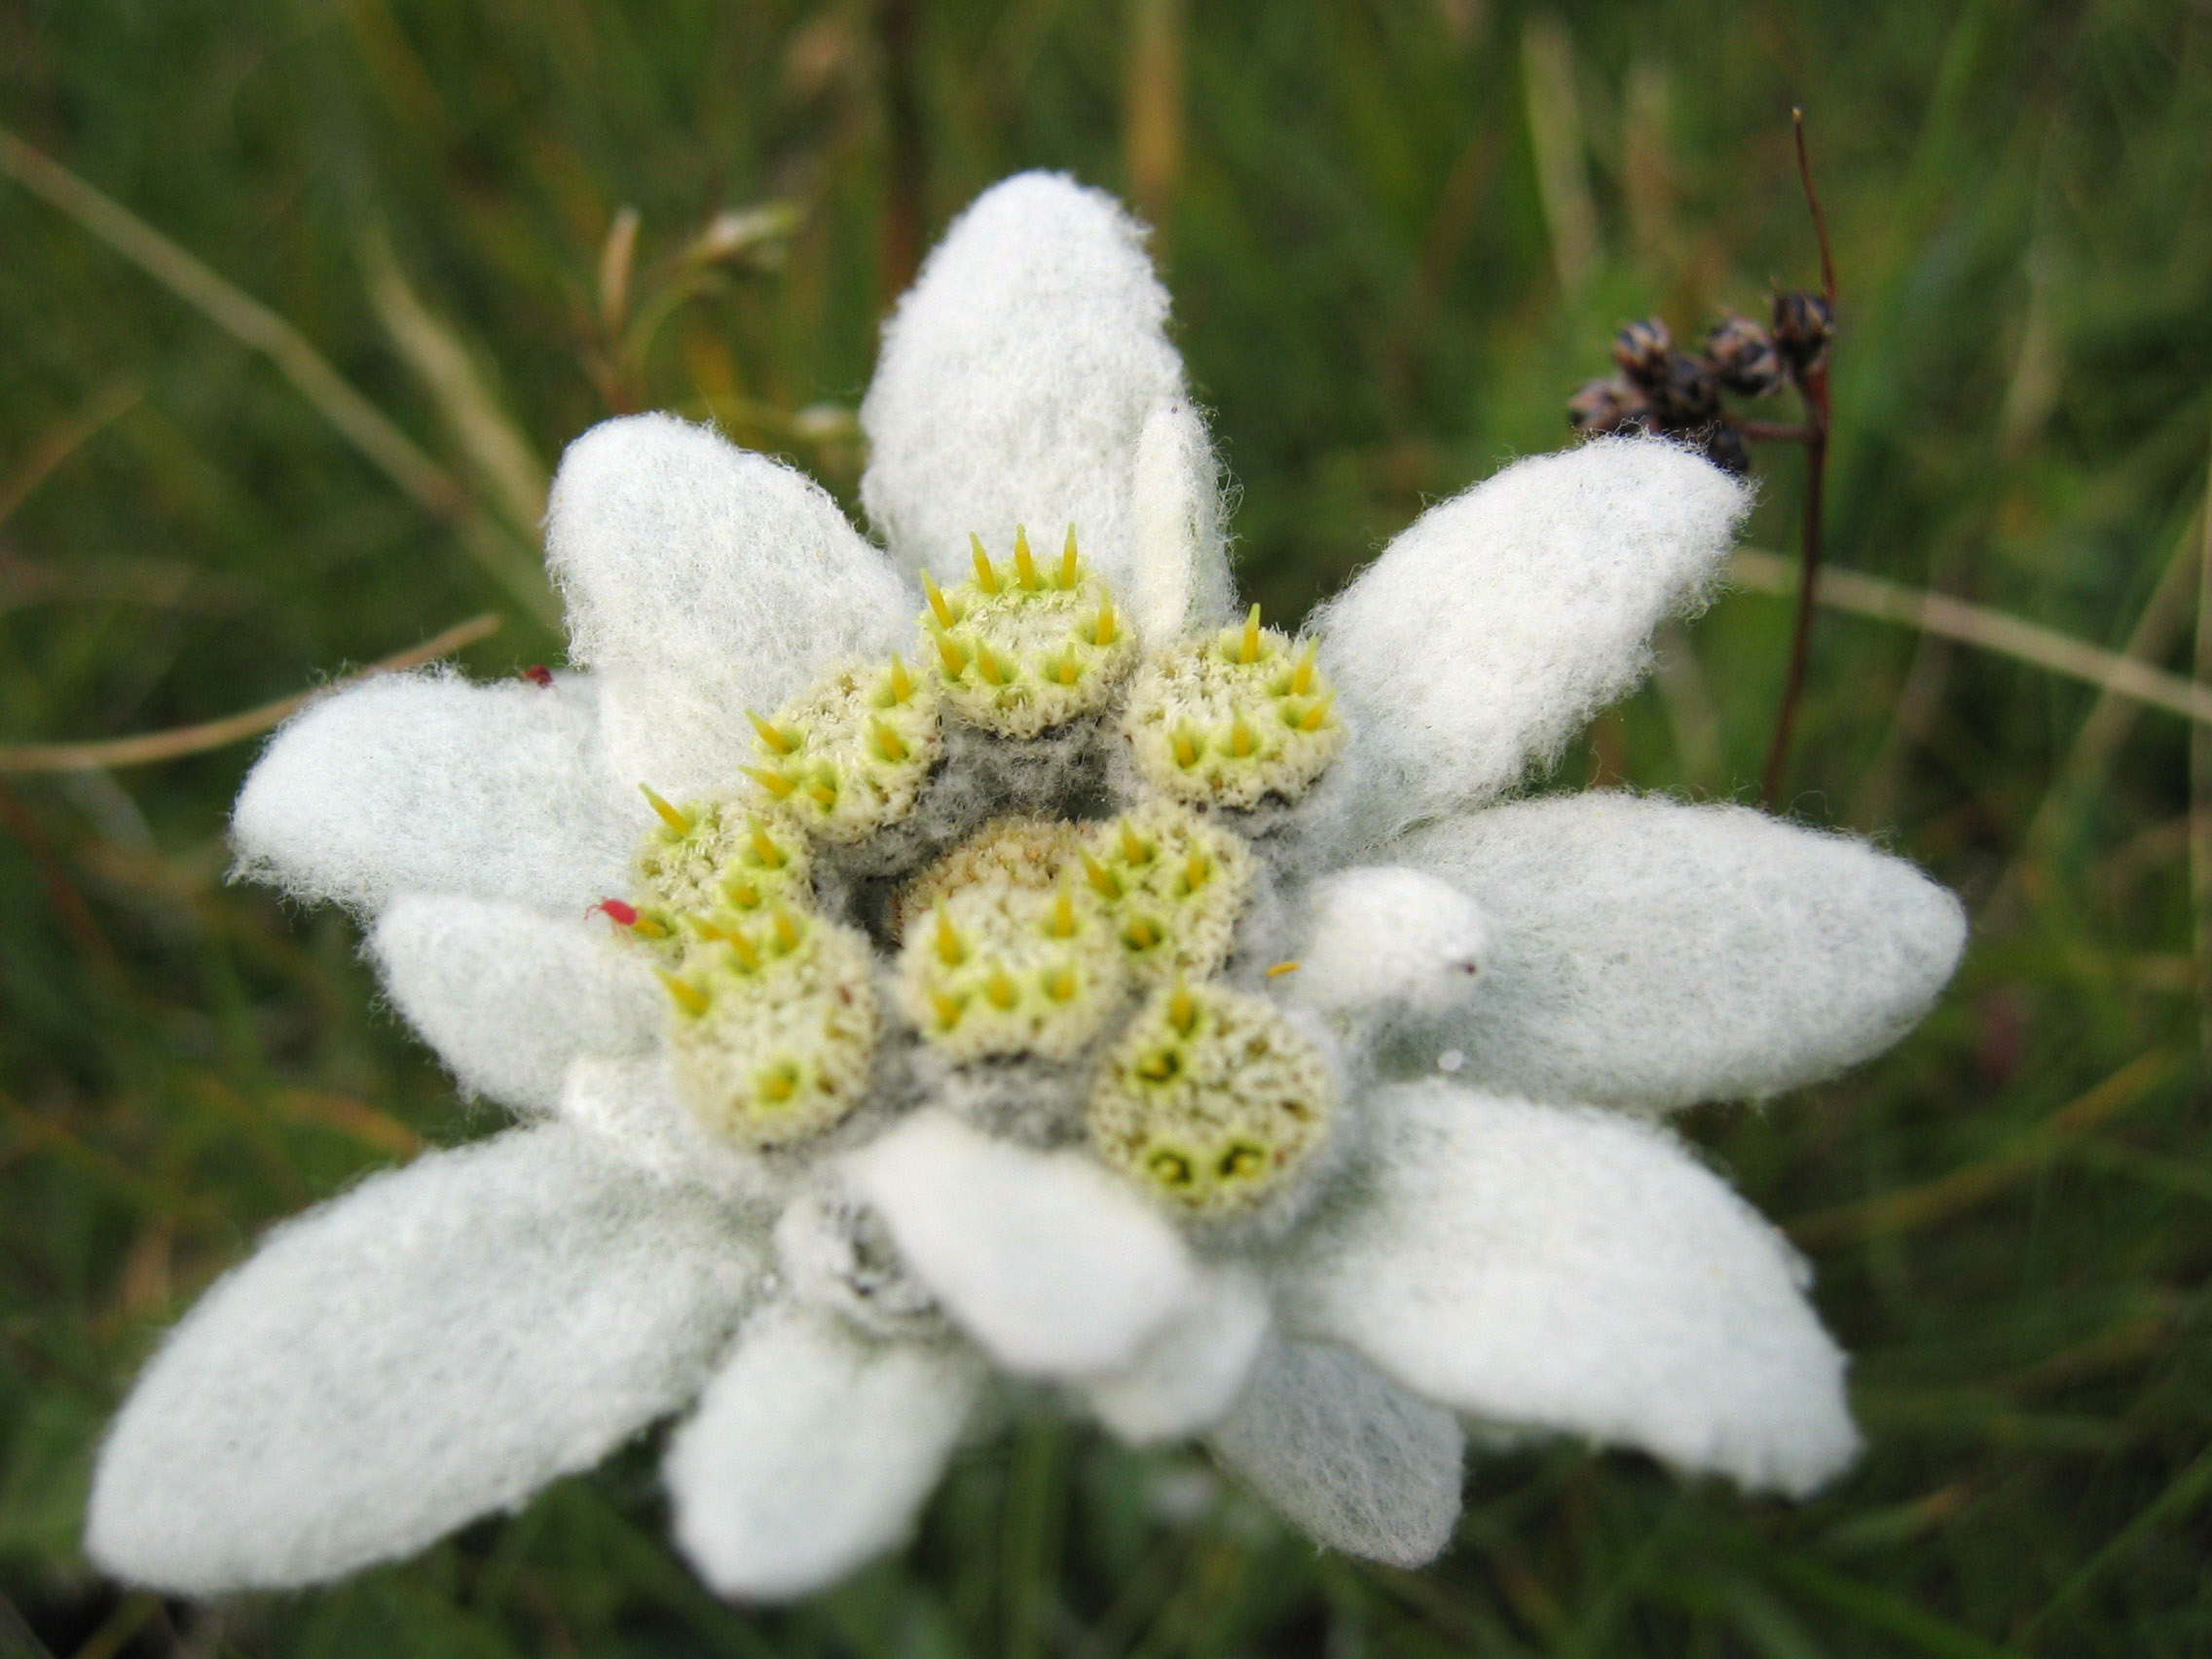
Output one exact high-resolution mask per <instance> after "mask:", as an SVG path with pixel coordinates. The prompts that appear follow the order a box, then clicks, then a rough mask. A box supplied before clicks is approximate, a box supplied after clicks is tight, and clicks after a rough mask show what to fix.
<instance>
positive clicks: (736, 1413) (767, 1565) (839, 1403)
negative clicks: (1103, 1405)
mask: <svg viewBox="0 0 2212 1659" xmlns="http://www.w3.org/2000/svg"><path fill="white" fill-rule="evenodd" d="M980 1381H981V1378H980V1368H979V1367H978V1366H977V1363H976V1359H975V1356H974V1355H973V1353H972V1352H969V1351H967V1350H965V1349H962V1348H959V1347H956V1346H952V1345H949V1344H947V1345H940V1346H921V1345H918V1344H913V1343H880V1342H875V1341H872V1340H871V1339H869V1338H866V1337H863V1336H861V1335H859V1334H858V1333H856V1332H854V1331H853V1330H852V1329H851V1328H850V1327H849V1326H846V1325H844V1324H842V1323H840V1322H839V1321H837V1320H836V1319H834V1318H832V1317H831V1316H830V1315H827V1314H823V1313H819V1312H815V1311H813V1310H811V1309H801V1308H795V1307H793V1306H791V1305H789V1304H786V1305H784V1306H781V1307H778V1308H775V1309H770V1310H769V1311H767V1312H765V1313H763V1314H761V1315H760V1316H759V1317H758V1318H756V1319H755V1320H754V1321H752V1322H751V1323H750V1324H748V1325H747V1326H746V1328H745V1330H744V1331H743V1332H742V1333H741V1334H740V1336H739V1337H738V1340H737V1346H736V1350H735V1354H734V1356H733V1357H732V1358H731V1360H730V1361H729V1363H728V1364H727V1365H726V1366H725V1367H724V1368H723V1370H722V1371H721V1373H720V1374H719V1376H717V1377H716V1378H715V1380H714V1382H713V1383H710V1384H709V1385H708V1387H707V1390H706V1393H705V1394H704V1395H703V1396H702V1397H701V1399H700V1401H699V1409H698V1412H697V1413H696V1414H695V1415H694V1416H693V1417H692V1419H691V1420H690V1421H688V1422H686V1423H685V1424H684V1425H683V1426H682V1428H681V1429H680V1430H678V1432H677V1434H676V1437H675V1439H674V1441H673V1442H672V1443H671V1444H670V1446H669V1451H668V1457H667V1459H666V1461H665V1463H664V1464H663V1473H664V1474H665V1476H666V1478H667V1481H668V1489H669V1493H670V1495H671V1496H672V1497H673V1498H674V1499H675V1505H676V1541H677V1543H678V1544H679V1545H680V1546H681V1547H682V1550H683V1553H684V1555H686V1556H687V1557H689V1558H690V1561H691V1564H692V1565H693V1566H694V1567H697V1568H698V1569H699V1575H700V1576H701V1577H702V1578H704V1579H706V1581H707V1582H708V1583H709V1584H711V1585H713V1586H714V1587H715V1589H717V1590H719V1591H720V1592H721V1593H722V1594H723V1595H725V1596H742V1597H749V1598H750V1597H769V1598H783V1597H790V1596H801V1595H804V1594H805V1593H806V1592H808V1591H810V1590H818V1589H820V1588H821V1587H822V1586H824V1585H826V1584H829V1583H831V1582H833V1581H834V1580H836V1579H838V1578H841V1577H843V1576H844V1575H845V1574H846V1573H847V1572H850V1571H851V1570H852V1569H853V1568H854V1567H860V1566H862V1565H863V1564H864V1563H866V1562H868V1561H870V1560H872V1559H873V1558H874V1557H876V1556H878V1555H881V1554H882V1553H883V1552H884V1551H886V1550H888V1549H891V1548H892V1547H894V1546H895V1545H897V1544H898V1543H899V1542H900V1541H901V1540H902V1539H903V1537H904V1536H905V1534H906V1532H907V1531H908V1530H910V1529H911V1527H912V1525H913V1519H914V1513H915V1511H916V1510H918V1509H919V1508H920V1507H921V1504H922V1499H923V1498H925V1497H927V1496H928V1495H929V1492H930V1488H932V1487H933V1486H935V1485H936V1484H937V1479H938V1476H939V1474H940V1473H941V1472H942V1470H943V1468H944V1461H945V1458H946V1457H947V1456H950V1455H951V1453H952V1449H953V1447H954V1446H955V1445H957V1444H958V1442H959V1439H960V1432H961V1429H962V1427H963V1426H964V1425H965V1423H966V1422H967V1420H968V1414H969V1411H970V1409H971V1407H972V1406H973V1404H974V1402H975V1398H976V1392H977V1386H978V1384H979V1383H980Z"/></svg>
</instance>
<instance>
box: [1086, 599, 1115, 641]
mask: <svg viewBox="0 0 2212 1659" xmlns="http://www.w3.org/2000/svg"><path fill="white" fill-rule="evenodd" d="M1120 637H1121V628H1120V627H1119V626H1118V625H1117V623H1116V622H1115V619H1114V602H1113V601H1112V600H1108V601H1106V603H1105V604H1103V605H1101V606H1100V607H1099V608H1098V621H1097V622H1096V624H1095V625H1093V626H1092V628H1091V630H1090V643H1091V644H1092V645H1100V646H1104V645H1112V644H1113V643H1114V642H1115V641H1116V640H1117V639H1119V638H1120Z"/></svg>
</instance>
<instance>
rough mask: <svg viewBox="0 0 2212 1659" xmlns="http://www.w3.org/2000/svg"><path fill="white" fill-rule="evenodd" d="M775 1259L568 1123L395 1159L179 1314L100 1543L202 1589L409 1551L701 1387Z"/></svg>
mask: <svg viewBox="0 0 2212 1659" xmlns="http://www.w3.org/2000/svg"><path fill="white" fill-rule="evenodd" d="M763 1265H764V1250H763V1246H762V1243H761V1240H760V1239H758V1238H757V1237H756V1236H753V1235H750V1234H748V1233H747V1232H746V1231H745V1230H744V1229H743V1228H742V1227H741V1226H740V1225H739V1224H738V1223H737V1222H736V1221H735V1220H734V1219H733V1216H732V1214H731V1212H730V1211H728V1210H727V1209H726V1207H725V1206H723V1205H721V1204H719V1203H718V1202H716V1201H714V1200H713V1199H711V1198H708V1197H707V1196H706V1195H705V1194H703V1193H700V1192H697V1191H696V1190H687V1189H682V1188H673V1187H669V1186H665V1185H663V1184H662V1183H659V1182H656V1181H654V1180H652V1179H650V1178H649V1177H647V1176H645V1175H643V1174H640V1173H638V1172H636V1171H635V1170H631V1169H628V1168H625V1167H624V1166H622V1165H620V1164H617V1163H614V1162H612V1161H608V1159H607V1158H606V1157H605V1156H604V1153H603V1152H602V1151H601V1150H600V1149H599V1148H597V1147H595V1146H593V1145H592V1144H590V1141H589V1137H587V1136H585V1135H583V1134H581V1133H579V1132H578V1131H577V1130H574V1129H571V1128H569V1127H566V1126H563V1125H546V1126H542V1127H537V1128H530V1129H515V1130H510V1131H509V1132H507V1133H506V1134H503V1135H500V1136H498V1137H497V1138H496V1139H493V1140H490V1141H486V1142H482V1143H479V1144H477V1145H473V1146H468V1147H463V1148H461V1149H460V1150H458V1151H454V1152H440V1153H429V1154H426V1155H424V1157H422V1158H420V1159H418V1160H417V1161H415V1162H414V1163H412V1164H410V1165H409V1166H408V1167H406V1168H404V1169H401V1170H397V1171H395V1172H392V1173H390V1174H385V1175H377V1176H373V1177H371V1178H370V1179H369V1180H368V1181H366V1182H364V1183H362V1185H361V1186H359V1187H358V1188H356V1189H355V1190H354V1191H352V1192H350V1193H349V1194H347V1195H346V1196H345V1197H343V1198H337V1199H335V1200H333V1201H332V1202H330V1203H327V1204H325V1205H323V1206H322V1207H321V1208H319V1209H314V1210H311V1211H309V1212H308V1213H307V1214H306V1215H304V1216H301V1217H299V1218H298V1219H296V1220H294V1221H290V1222H287V1223H285V1224H284V1225H283V1226H281V1227H279V1228H277V1229H276V1231H275V1232H273V1233H272V1234H271V1235H269V1237H268V1239H267V1240H266V1241H265V1242H264V1243H263V1244H262V1246H261V1248H260V1249H259V1250H258V1251H256V1252H255V1254H254V1255H253V1256H252V1258H251V1259H250V1260H248V1261H247V1262H246V1263H245V1265H244V1266H242V1267H240V1268H238V1269H236V1270H235V1271H233V1272H231V1273H230V1274H229V1275H228V1276H226V1277H225V1278H223V1279H222V1280H220V1281H219V1282H217V1284H216V1285H215V1287H214V1288H213V1289H212V1290H210V1291H209V1292H208V1293H207V1294H206V1295H205V1296H204V1297H203V1298H202V1299H201V1302H200V1305H199V1306H198V1307H197V1308H195V1309H193V1310H192V1311H191V1313H189V1314H188V1315H186V1317H185V1319H184V1322H183V1323H182V1324H181V1325H179V1326H178V1327H177V1329H176V1330H175V1331H173V1332H172V1333H170V1335H169V1338H168V1340H167V1341H166V1343H165V1344H164V1345H163V1346H162V1348H161V1350H160V1352H158V1353H157V1354H156V1355H155V1356H154V1359H153V1360H152V1362H151V1363H150V1364H149V1365H148V1366H147V1368H146V1370H145V1373H144V1375H142V1376H141V1377H140V1378H139V1380H138V1384H137V1387H136V1388H135V1390H134V1391H133V1392H132V1394H131V1396H130V1398H129V1400H128V1401H127V1402H126V1403H125V1405H124V1408H123V1410H122V1412H121V1413H120V1414H119V1415H118V1417H117V1418H116V1420H115V1425H114V1427H113V1428H112V1429H111V1430H110V1431H109V1434H108V1439H107V1443H106V1445H105V1446H103V1447H102V1448H101V1451H100V1456H99V1462H98V1465H97V1467H96V1468H95V1470H94V1472H93V1477H92V1505H91V1513H90V1518H89V1520H88V1522H87V1526H86V1536H85V1548H86V1553H87V1554H88V1555H90V1556H91V1558H92V1560H93V1561H94V1562H95V1563H97V1564H98V1565H99V1566H100V1567H103V1568H104V1569H106V1570H107V1571H109V1572H111V1573H113V1574H115V1575H116V1576H117V1577H119V1578H123V1579H126V1580H128V1581H129V1582H131V1583H135V1584H144V1585H148V1586H152V1587H154V1588H157V1589H161V1590H165V1591H170V1592H175V1593H178V1594H184V1595H212V1594H216V1593H218V1592H222V1591H228V1590H240V1589H254V1588H276V1587H281V1586H287V1585H297V1584H307V1583H312V1582H314V1581H316V1580H320V1579H325V1578H334V1577H337V1576H338V1575H340V1574H342V1573H346V1572H350V1571H352V1570H354V1569H355V1568H357V1567H366V1566H369V1565H370V1564H372V1563H375V1562H381V1561H389V1560H393V1559H395V1558H397V1557H400V1556H404V1555H407V1554H410V1553H412V1552H413V1551H415V1550H418V1549H421V1548H422V1547H423V1546H424V1545H425V1544H427V1543H429V1542H431V1541H432V1540H433V1539H435V1538H437V1537H438V1536H439V1535H441V1534H442V1533H445V1532H448V1531H451V1530H453V1529H454V1528H456V1527H459V1526H461V1525H462V1524H463V1523H464V1522H467V1521H471V1520H473V1519H475V1518H476V1517H477V1516H480V1515H485V1514H489V1513H491V1512H492V1511H494V1510H498V1509H503V1508H506V1507H508V1506H510V1505H512V1504H515V1503H518V1502H520V1501H521V1500H522V1499H523V1498H525V1497H527V1496H528V1495H529V1494H530V1493H533V1492H535V1490H536V1489H537V1488H538V1487H540V1486H542V1485H544V1484H545V1483H546V1482H547V1481H549V1480H552V1479H553V1478H554V1477H555V1476H557V1475H562V1474H567V1473H570V1472H571V1471H572V1470H576V1469H582V1468H587V1467H589V1466H590V1465H591V1464H593V1463H596V1462H597V1461H599V1459H600V1458H601V1457H602V1456H605V1455H606V1454H607V1453H608V1451H609V1450H611V1449H612V1448H613V1447H614V1446H615V1445H617V1444H618V1443H620V1442H621V1441H623V1440H625V1439H627V1438H628V1437H629V1436H630V1435H631V1434H633V1433H635V1432H636V1431H637V1430H638V1429H640V1428H642V1427H644V1426H645V1424H646V1423H648V1422H650V1421H652V1420H653V1419H655V1418H658V1417H661V1416H663V1415H665V1414H667V1413H669V1412H672V1411H674V1410H676V1409H677V1408H678V1407H680V1406H682V1405H683V1404H684V1403H685V1402H686V1401H688V1400H689V1399H690V1398H691V1397H692V1396H693V1394H694V1393H695V1392H696V1391H697V1389H698V1388H699V1387H700V1385H701V1384H702V1383H704V1382H705V1381H706V1379H707V1377H708V1375H709V1374H710V1372H711V1370H712V1368H713V1365H714V1363H715V1361H716V1359H717V1357H718V1356H719V1354H720V1352H721V1350H722V1348H723V1346H724V1345H725V1344H726V1343H727V1342H728V1340H729V1335H730V1333H731V1331H732V1330H733V1329H735V1327H736V1325H737V1322H738V1319H739V1317H740V1315H741V1314H742V1313H743V1311H744V1309H746V1307H747V1306H748V1305H749V1304H750V1303H751V1301H752V1300H753V1298H754V1296H755V1295H756V1290H757V1287H758V1283H759V1279H760V1275H761V1272H762V1269H763Z"/></svg>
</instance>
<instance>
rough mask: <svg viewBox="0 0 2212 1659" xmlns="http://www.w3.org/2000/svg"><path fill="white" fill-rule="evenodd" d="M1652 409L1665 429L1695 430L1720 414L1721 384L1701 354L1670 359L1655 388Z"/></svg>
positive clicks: (1653, 389)
mask: <svg viewBox="0 0 2212 1659" xmlns="http://www.w3.org/2000/svg"><path fill="white" fill-rule="evenodd" d="M1651 410H1652V413H1653V414H1654V415H1656V416H1657V417H1658V419H1659V425H1660V427H1661V429H1662V430H1665V431H1669V432H1688V431H1695V430H1697V429H1698V428H1699V427H1701V426H1703V425H1705V424H1706V423H1707V422H1709V421H1711V420H1713V419H1714V417H1715V416H1717V415H1718V414H1719V413H1720V387H1719V386H1718V384H1717V383H1715V382H1714V378H1713V371H1712V370H1711V369H1709V368H1707V367H1706V366H1705V363H1704V360H1703V359H1702V358H1698V357H1685V356H1683V355H1681V354H1680V353H1679V352H1677V353H1676V354H1675V355H1674V356H1672V357H1669V358H1668V359H1667V372H1666V376H1665V378H1664V379H1663V380H1662V381H1661V382H1660V383H1659V385H1657V386H1656V387H1653V388H1652V392H1651Z"/></svg>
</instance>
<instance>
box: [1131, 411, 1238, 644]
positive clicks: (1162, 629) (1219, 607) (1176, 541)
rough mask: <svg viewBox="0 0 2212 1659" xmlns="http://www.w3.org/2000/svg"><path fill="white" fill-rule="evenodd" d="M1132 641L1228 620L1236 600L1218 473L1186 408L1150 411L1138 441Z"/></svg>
mask: <svg viewBox="0 0 2212 1659" xmlns="http://www.w3.org/2000/svg"><path fill="white" fill-rule="evenodd" d="M1130 505H1131V509H1132V511H1133V514H1134V516H1135V519H1136V535H1137V555H1136V586H1135V587H1134V588H1133V589H1132V590H1131V591H1130V593H1129V609H1130V612H1131V613H1132V614H1133V615H1134V617H1135V619H1136V625H1137V634H1138V637H1139V638H1141V639H1144V640H1148V641H1151V642H1154V643H1156V644H1158V643H1163V642H1165V641H1168V640H1172V639H1173V638H1174V637H1175V636H1176V635H1177V634H1178V633H1180V632H1182V631H1183V630H1184V629H1186V628H1203V627H1205V626H1206V625H1208V624H1209V623H1216V622H1225V621H1227V620H1228V619H1229V608H1230V606H1231V604H1232V603H1233V602H1234V600H1235V595H1234V594H1233V593H1232V592H1231V590H1230V577H1229V560H1228V558H1227V556H1226V553H1225V550H1224V548H1223V545H1222V531H1221V519H1222V501H1221V468H1220V464H1219V463H1218V462H1217V461H1215V460H1214V453H1213V442H1212V440H1211V439H1210V438H1208V437H1207V435H1206V424H1205V418H1204V417H1203V416H1202V415H1200V414H1199V413H1198V411H1197V410H1196V409H1194V408H1192V407H1191V406H1190V405H1189V404H1187V403H1176V404H1169V405H1166V406H1164V407H1161V408H1156V409H1155V410H1153V412H1152V413H1151V414H1150V415H1147V416H1146V417H1145V423H1144V429H1143V431H1141V432H1140V433H1138V435H1137V459H1136V474H1135V479H1134V485H1133V490H1132V494H1131V502H1130Z"/></svg>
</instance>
